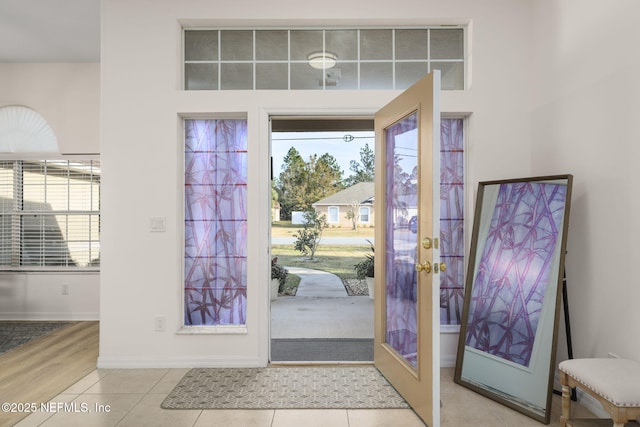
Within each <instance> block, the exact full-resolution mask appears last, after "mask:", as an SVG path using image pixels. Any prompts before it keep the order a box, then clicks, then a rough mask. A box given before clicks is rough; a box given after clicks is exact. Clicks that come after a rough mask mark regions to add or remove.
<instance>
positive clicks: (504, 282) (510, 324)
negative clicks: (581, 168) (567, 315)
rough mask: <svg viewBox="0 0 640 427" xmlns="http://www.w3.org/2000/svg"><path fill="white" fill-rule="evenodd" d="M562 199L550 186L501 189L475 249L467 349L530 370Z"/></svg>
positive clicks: (563, 190)
mask: <svg viewBox="0 0 640 427" xmlns="http://www.w3.org/2000/svg"><path fill="white" fill-rule="evenodd" d="M566 194H567V186H566V185H559V184H554V183H533V182H518V183H511V184H508V183H507V184H502V185H500V188H499V190H498V193H497V200H496V204H495V210H494V211H493V217H492V218H491V222H490V224H489V226H488V230H487V231H486V236H487V237H486V243H485V246H484V248H482V249H479V251H480V252H479V255H480V258H479V263H478V268H477V274H476V276H475V280H474V283H473V288H472V293H471V300H470V306H469V313H470V315H469V318H468V322H467V335H466V337H465V341H466V345H468V346H470V347H473V348H475V349H477V350H480V351H483V352H486V353H489V354H491V355H493V356H496V357H499V358H502V359H504V360H507V361H510V362H514V363H517V364H520V365H523V366H529V363H530V360H531V356H532V352H533V345H534V341H535V335H536V330H537V327H538V322H539V320H540V314H541V311H542V304H543V301H544V297H545V292H546V290H547V285H548V282H549V277H550V271H551V268H552V262H553V259H554V254H555V252H556V248H557V247H558V245H557V243H558V237H559V235H560V233H561V231H562V220H563V215H564V208H565V202H566ZM481 234H483V233H482V232H481Z"/></svg>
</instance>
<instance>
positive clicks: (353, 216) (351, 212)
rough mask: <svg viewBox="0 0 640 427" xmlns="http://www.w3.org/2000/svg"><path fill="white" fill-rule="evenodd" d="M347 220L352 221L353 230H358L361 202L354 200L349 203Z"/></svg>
mask: <svg viewBox="0 0 640 427" xmlns="http://www.w3.org/2000/svg"><path fill="white" fill-rule="evenodd" d="M346 216H347V219H350V220H351V229H352V230H355V229H356V228H358V220H359V219H360V202H358V201H357V200H354V201H353V202H351V203H349V207H348V208H347V215H346Z"/></svg>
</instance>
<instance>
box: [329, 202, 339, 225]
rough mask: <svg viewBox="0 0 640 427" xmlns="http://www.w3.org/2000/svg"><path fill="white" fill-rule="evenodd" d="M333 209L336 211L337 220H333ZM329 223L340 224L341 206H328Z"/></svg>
mask: <svg viewBox="0 0 640 427" xmlns="http://www.w3.org/2000/svg"><path fill="white" fill-rule="evenodd" d="M331 209H336V220H335V221H332V220H331V213H330V211H331ZM327 223H328V224H340V206H327Z"/></svg>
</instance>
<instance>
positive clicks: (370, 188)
mask: <svg viewBox="0 0 640 427" xmlns="http://www.w3.org/2000/svg"><path fill="white" fill-rule="evenodd" d="M374 194H375V184H374V183H373V182H359V183H357V184H354V185H352V186H351V187H349V188H345V189H344V190H342V191H338V192H337V193H335V194H332V195H331V196H329V197H325V198H324V199H320V200H318V201H317V202H315V203H313V204H312V206H319V205H348V204H350V203H353V202H358V203H360V204H364V203H368V204H371V203H373V196H374Z"/></svg>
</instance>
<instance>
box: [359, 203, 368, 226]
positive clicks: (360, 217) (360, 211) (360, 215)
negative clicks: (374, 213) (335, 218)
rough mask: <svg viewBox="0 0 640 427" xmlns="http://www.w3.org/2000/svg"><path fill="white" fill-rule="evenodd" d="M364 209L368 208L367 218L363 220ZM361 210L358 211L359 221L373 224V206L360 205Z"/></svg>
mask: <svg viewBox="0 0 640 427" xmlns="http://www.w3.org/2000/svg"><path fill="white" fill-rule="evenodd" d="M362 209H366V210H367V220H366V221H363V220H362ZM358 210H359V212H358V223H359V224H371V207H370V206H360V207H359V208H358Z"/></svg>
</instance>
